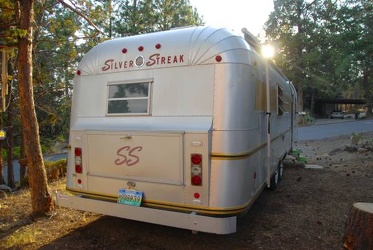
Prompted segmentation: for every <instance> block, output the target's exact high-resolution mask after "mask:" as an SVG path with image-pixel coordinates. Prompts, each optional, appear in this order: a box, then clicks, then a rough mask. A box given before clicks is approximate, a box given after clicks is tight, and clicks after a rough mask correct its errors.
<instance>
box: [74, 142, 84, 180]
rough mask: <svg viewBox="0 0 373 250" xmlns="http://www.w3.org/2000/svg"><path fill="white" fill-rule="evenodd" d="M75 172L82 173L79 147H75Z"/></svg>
mask: <svg viewBox="0 0 373 250" xmlns="http://www.w3.org/2000/svg"><path fill="white" fill-rule="evenodd" d="M75 172H76V173H78V174H81V173H83V165H82V149H81V148H75Z"/></svg>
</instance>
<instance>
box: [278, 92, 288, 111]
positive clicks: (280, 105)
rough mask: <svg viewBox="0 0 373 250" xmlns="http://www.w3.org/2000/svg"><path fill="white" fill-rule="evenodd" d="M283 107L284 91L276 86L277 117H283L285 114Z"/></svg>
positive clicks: (284, 102) (284, 103)
mask: <svg viewBox="0 0 373 250" xmlns="http://www.w3.org/2000/svg"><path fill="white" fill-rule="evenodd" d="M285 106H286V101H285V98H284V91H283V90H282V88H281V87H280V86H277V115H283V114H284V113H285V112H286V109H285Z"/></svg>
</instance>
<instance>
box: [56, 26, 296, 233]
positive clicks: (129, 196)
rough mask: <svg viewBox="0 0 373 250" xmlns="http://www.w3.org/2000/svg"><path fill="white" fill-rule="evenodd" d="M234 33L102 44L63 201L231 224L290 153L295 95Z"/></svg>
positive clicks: (73, 131)
mask: <svg viewBox="0 0 373 250" xmlns="http://www.w3.org/2000/svg"><path fill="white" fill-rule="evenodd" d="M254 47H255V46H253V45H251V44H250V42H248V41H246V40H245V38H244V37H243V36H240V35H238V34H236V33H234V32H233V31H231V30H229V29H225V28H214V27H188V28H180V29H173V30H170V31H164V32H155V33H151V34H143V35H136V36H131V37H124V38H118V39H113V40H110V41H106V42H103V43H102V44H99V45H97V46H96V47H94V48H93V49H92V50H90V51H89V52H88V53H87V54H86V55H85V56H84V57H83V59H82V61H81V62H80V63H79V65H78V69H77V72H76V76H75V79H74V92H73V103H72V111H71V123H70V138H69V152H68V166H67V184H66V190H67V191H69V193H57V195H56V196H57V204H59V205H60V206H65V207H70V208H75V209H80V210H86V211H91V212H96V213H100V214H105V215H110V216H117V217H121V218H126V219H131V220H138V221H143V222H149V223H155V224H160V225H166V226H172V227H177V228H183V229H188V230H192V231H201V232H208V233H216V234H230V233H234V232H236V220H237V215H240V214H242V213H244V212H246V211H247V210H248V209H249V207H250V206H251V205H252V204H253V202H254V201H255V199H256V198H257V197H258V196H259V194H260V193H261V191H262V190H263V189H264V188H265V187H270V188H272V189H274V188H275V187H276V186H277V183H278V181H279V180H280V179H281V176H282V170H283V167H282V161H283V160H284V158H285V156H286V155H287V153H288V152H289V151H290V150H291V149H292V143H293V141H294V136H293V135H294V131H295V106H294V105H295V103H296V101H295V99H296V92H295V89H294V87H293V86H292V84H291V83H290V82H289V80H288V79H287V78H286V77H285V76H284V75H283V74H282V73H281V72H280V71H279V70H277V69H276V68H275V67H274V65H272V64H271V63H270V62H268V61H266V60H265V59H264V58H263V57H262V56H261V55H260V53H258V52H257V51H256V50H255V49H254Z"/></svg>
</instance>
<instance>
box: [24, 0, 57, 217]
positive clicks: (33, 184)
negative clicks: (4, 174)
mask: <svg viewBox="0 0 373 250" xmlns="http://www.w3.org/2000/svg"><path fill="white" fill-rule="evenodd" d="M18 1H19V3H20V14H21V15H20V17H21V18H20V28H21V29H23V30H26V31H27V35H26V36H25V37H19V40H18V91H19V97H20V112H21V121H22V133H23V134H24V139H25V142H24V145H25V152H26V156H27V163H28V181H29V185H30V191H31V205H32V212H33V215H34V216H38V215H44V214H47V213H49V212H50V211H51V210H52V209H53V206H54V201H53V199H52V196H51V194H50V191H49V187H48V183H47V175H46V171H45V167H44V161H43V156H42V152H41V146H40V138H39V126H38V122H37V119H36V113H35V105H34V94H33V85H32V22H33V15H34V10H33V8H34V0H18Z"/></svg>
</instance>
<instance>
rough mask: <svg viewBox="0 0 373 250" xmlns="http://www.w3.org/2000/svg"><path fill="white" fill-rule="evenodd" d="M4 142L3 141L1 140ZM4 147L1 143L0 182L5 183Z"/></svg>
mask: <svg viewBox="0 0 373 250" xmlns="http://www.w3.org/2000/svg"><path fill="white" fill-rule="evenodd" d="M0 143H2V141H0ZM2 155H3V147H2V145H0V156H1V157H0V184H5V178H4V161H3V157H2Z"/></svg>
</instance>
